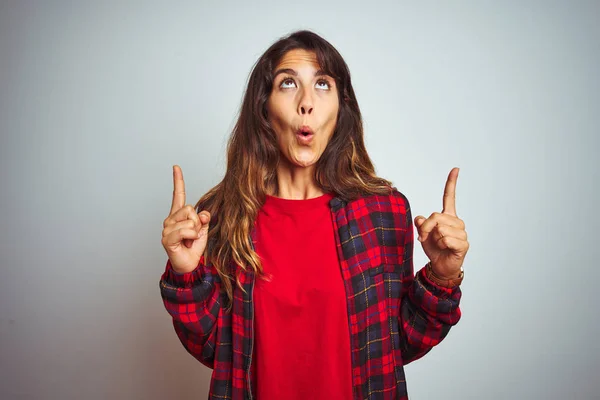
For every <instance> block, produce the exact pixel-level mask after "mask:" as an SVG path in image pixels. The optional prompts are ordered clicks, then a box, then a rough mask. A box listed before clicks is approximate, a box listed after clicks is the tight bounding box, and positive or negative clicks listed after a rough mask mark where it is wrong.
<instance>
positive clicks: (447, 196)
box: [442, 168, 459, 216]
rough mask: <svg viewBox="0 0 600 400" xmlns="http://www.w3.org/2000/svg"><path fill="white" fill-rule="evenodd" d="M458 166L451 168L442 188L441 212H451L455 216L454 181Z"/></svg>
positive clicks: (456, 177)
mask: <svg viewBox="0 0 600 400" xmlns="http://www.w3.org/2000/svg"><path fill="white" fill-rule="evenodd" d="M458 171H459V168H452V170H451V171H450V173H449V174H448V180H447V181H446V187H445V188H444V198H443V200H442V203H443V207H444V208H443V209H442V213H443V214H451V215H454V216H456V181H457V179H458Z"/></svg>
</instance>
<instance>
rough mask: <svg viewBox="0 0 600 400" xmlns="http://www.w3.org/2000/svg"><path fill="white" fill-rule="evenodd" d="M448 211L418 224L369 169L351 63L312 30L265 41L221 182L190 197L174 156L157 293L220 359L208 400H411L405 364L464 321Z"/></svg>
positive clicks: (189, 336)
mask: <svg viewBox="0 0 600 400" xmlns="http://www.w3.org/2000/svg"><path fill="white" fill-rule="evenodd" d="M457 177H458V169H457V168H454V169H452V171H451V172H450V174H449V176H448V180H447V182H446V188H445V193H444V198H443V210H442V212H441V213H438V212H434V213H433V214H431V216H430V217H429V218H427V219H426V218H425V217H423V216H418V217H417V218H415V221H414V222H415V225H416V227H417V229H418V233H419V240H420V241H421V244H422V246H423V250H424V251H425V254H426V255H427V256H428V258H429V259H430V262H428V263H427V264H426V265H425V266H424V267H423V268H422V269H420V270H419V271H418V272H417V274H416V275H415V274H414V272H413V264H412V255H413V225H412V223H413V220H412V216H411V211H410V205H409V202H408V200H407V198H406V197H405V196H404V195H403V194H402V193H400V192H399V191H398V190H397V189H396V188H394V187H393V186H392V184H391V183H390V182H389V181H387V180H385V179H382V178H380V177H378V176H376V175H375V171H374V168H373V164H372V163H371V160H370V158H369V155H368V154H367V151H366V149H365V146H364V142H363V127H362V119H361V114H360V110H359V107H358V103H357V100H356V97H355V95H354V90H353V88H352V84H351V81H350V73H349V70H348V67H347V65H346V63H345V62H344V60H343V59H342V57H341V55H340V54H339V53H338V52H337V50H336V49H335V48H334V47H333V46H332V45H331V44H330V43H329V42H327V41H326V40H324V39H323V38H321V37H320V36H318V35H316V34H315V33H312V32H309V31H298V32H295V33H293V34H291V35H289V36H287V37H285V38H282V39H281V40H279V41H277V42H276V43H274V44H273V45H272V46H271V47H270V48H269V49H267V51H266V52H265V53H264V54H263V55H262V56H261V57H260V59H259V60H258V62H257V63H256V65H255V66H254V69H253V71H252V74H251V76H250V79H249V82H248V87H247V90H246V93H245V96H244V101H243V105H242V108H241V113H240V116H239V119H238V121H237V124H236V125H235V128H234V129H233V132H232V135H231V138H230V140H229V143H228V158H227V170H226V173H225V177H224V178H223V180H222V181H221V182H220V183H219V184H218V185H217V186H215V187H214V188H212V189H211V190H210V191H209V192H208V193H207V194H205V195H204V196H203V197H202V198H201V199H200V200H199V201H198V202H197V203H196V205H195V206H193V207H192V206H191V205H189V204H187V205H186V199H185V185H184V180H183V174H182V171H181V169H180V168H179V167H178V166H174V167H173V182H174V191H173V202H172V207H171V211H170V214H169V216H168V217H167V218H166V219H165V220H164V224H163V226H164V229H163V232H162V244H163V246H164V248H165V250H166V252H167V255H168V261H167V265H166V270H165V272H164V274H163V275H162V277H161V280H160V289H161V295H162V298H163V301H164V305H165V307H166V309H167V311H168V312H169V314H170V315H171V316H172V317H173V325H174V327H175V331H176V333H177V335H178V337H179V339H180V340H181V342H182V344H183V346H185V348H186V349H187V351H189V353H191V354H192V355H193V356H194V357H195V358H196V359H198V361H200V362H201V363H203V364H204V365H206V366H208V367H210V368H212V369H213V373H212V379H211V384H210V393H209V398H210V399H213V398H214V399H240V400H241V399H258V400H269V399H287V400H290V399H328V400H331V399H407V398H408V397H407V390H406V384H405V379H404V370H403V365H405V364H407V363H409V362H411V361H413V360H416V359H418V358H420V357H422V356H423V355H425V354H426V353H427V352H428V351H429V350H431V348H432V347H433V346H435V345H437V344H438V343H439V342H440V341H441V340H442V339H443V338H444V337H445V336H446V335H447V334H448V331H449V329H450V327H451V326H453V325H454V324H456V323H457V322H458V320H459V319H460V315H461V314H460V309H459V301H460V297H461V291H460V289H459V286H458V285H459V284H460V282H461V280H462V264H463V260H464V257H465V255H466V253H467V251H468V248H469V244H468V241H467V234H466V232H465V225H464V223H463V221H462V220H460V219H459V218H458V217H457V216H456V211H455V202H454V191H455V187H456V180H457Z"/></svg>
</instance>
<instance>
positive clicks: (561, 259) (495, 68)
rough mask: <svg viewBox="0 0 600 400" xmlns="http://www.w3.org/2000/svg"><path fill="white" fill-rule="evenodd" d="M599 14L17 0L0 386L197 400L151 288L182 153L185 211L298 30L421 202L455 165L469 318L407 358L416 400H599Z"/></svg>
mask: <svg viewBox="0 0 600 400" xmlns="http://www.w3.org/2000/svg"><path fill="white" fill-rule="evenodd" d="M225 3H227V4H225ZM599 17H600V6H599V2H597V1H596V2H585V1H572V2H568V1H563V2H556V1H535V2H534V1H526V2H517V1H513V2H492V1H455V2H420V3H419V4H418V5H416V4H413V2H392V1H389V2H382V3H377V2H374V3H370V4H368V5H367V4H366V3H365V2H364V1H363V2H354V3H350V2H347V1H345V2H339V3H334V2H322V1H303V2H293V3H292V2H276V1H273V2H261V3H260V4H258V3H257V2H243V1H238V2H235V3H233V2H222V3H221V2H216V1H213V2H154V3H149V2H144V3H142V2H140V3H128V4H127V5H124V4H120V3H117V2H114V3H109V2H97V3H96V4H92V3H86V4H82V3H81V2H69V1H61V2H59V1H53V2H50V1H45V2H42V1H38V2H32V1H16V0H15V1H3V2H2V3H1V5H0V96H1V97H0V101H1V103H0V129H1V134H2V136H1V137H2V142H1V146H0V163H1V164H0V173H1V179H2V181H1V188H2V189H1V191H0V199H1V207H0V220H1V224H2V225H1V227H2V228H1V229H0V235H1V242H0V246H1V247H0V251H1V254H0V256H1V259H0V261H1V267H2V270H1V276H0V285H1V286H0V340H1V342H0V368H1V371H0V398H2V399H109V398H110V399H167V398H168V399H176V398H177V399H202V398H206V394H207V391H208V384H209V379H210V370H209V369H207V368H206V367H204V366H202V365H201V364H200V363H198V362H197V361H195V360H194V359H193V358H192V357H191V356H189V355H188V354H187V353H186V351H185V350H184V348H183V347H182V346H181V344H180V343H179V341H178V339H177V337H176V335H175V333H174V331H173V328H172V326H171V322H170V318H169V315H168V314H167V312H166V311H165V310H164V307H163V304H162V301H161V298H160V293H159V288H158V280H159V278H160V275H161V273H162V272H163V270H164V266H165V262H166V254H165V252H164V250H163V248H162V246H161V244H160V238H161V231H162V221H163V219H164V218H165V217H166V216H167V213H168V211H169V207H170V202H171V196H172V190H173V187H172V175H171V171H172V169H171V168H172V165H173V164H179V165H181V166H182V168H183V172H184V175H185V179H186V183H187V192H188V196H189V197H188V203H192V204H194V203H195V202H196V200H198V198H199V197H200V196H201V195H202V194H203V193H205V192H206V191H207V190H208V189H209V188H211V187H212V186H213V185H214V184H216V183H217V182H218V181H219V180H220V179H221V178H222V175H223V171H224V162H225V156H224V151H225V142H226V139H227V137H228V135H229V133H230V130H231V128H232V127H233V124H234V122H235V119H236V115H237V111H238V108H239V105H240V101H241V98H242V93H243V91H244V88H245V84H246V81H247V78H248V74H249V72H250V70H251V67H252V65H253V63H254V62H255V61H256V59H257V58H258V56H259V55H260V54H261V53H262V52H263V51H264V50H265V49H266V48H267V47H268V46H269V45H270V44H271V43H272V42H273V41H274V40H276V39H277V38H278V37H280V36H283V35H285V34H287V33H289V32H291V31H293V30H296V29H300V28H308V29H312V30H314V31H315V32H317V33H319V34H321V35H323V36H324V37H325V38H326V39H328V40H329V41H331V42H332V43H333V44H334V46H336V47H337V48H338V50H339V51H340V52H341V54H342V55H343V56H344V57H345V59H346V61H347V63H348V65H349V66H350V70H351V72H352V77H353V83H354V88H355V90H356V93H357V96H358V99H359V103H360V106H361V110H362V111H363V115H364V121H365V129H366V142H367V148H368V151H369V153H370V155H371V157H372V159H373V161H374V163H375V165H376V167H377V172H378V173H379V174H380V175H381V176H384V177H386V178H388V179H390V180H392V181H393V182H394V184H395V185H396V186H397V187H398V189H399V190H400V191H402V192H403V193H404V194H405V195H406V196H408V198H409V200H410V202H411V204H412V209H413V213H414V216H416V215H418V214H422V215H425V216H429V214H431V213H432V212H434V211H441V207H442V192H443V188H444V183H445V180H446V177H447V174H448V172H449V171H450V169H451V168H452V167H454V166H458V167H460V168H461V169H460V176H459V179H458V186H457V211H458V215H459V217H460V218H462V219H463V220H464V221H465V222H466V229H467V232H468V234H469V239H470V243H471V250H470V252H469V254H468V255H467V258H466V260H465V265H464V266H465V270H466V278H465V281H464V283H463V292H464V297H463V301H462V304H461V308H462V311H463V318H462V320H461V322H460V323H459V324H458V325H457V326H456V327H455V328H454V329H452V331H451V333H450V334H449V336H448V337H447V338H446V340H445V341H444V342H443V343H442V344H441V345H440V346H439V347H437V348H435V349H434V350H433V351H432V352H431V353H430V354H428V355H427V356H426V357H424V358H423V359H421V360H419V361H417V362H415V363H413V364H411V365H409V366H407V368H406V372H407V381H408V389H409V394H410V395H411V399H417V400H419V399H438V398H439V399H441V398H445V399H546V398H551V399H566V398H569V399H590V398H599V396H600V395H599V394H598V392H599V391H600V383H599V377H600V361H599V360H600V346H599V344H598V336H599V335H600V324H599V321H598V317H599V315H600V313H599V312H598V309H597V308H598V294H597V288H598V285H599V282H600V274H599V272H598V271H599V268H598V259H599V258H600V257H599V256H600V253H599V250H598V249H599V247H600V246H599V245H598V243H597V241H598V229H599V227H600V221H599V218H598V211H597V204H598V200H599V196H598V188H597V185H598V182H599V176H598V169H599V168H598V161H597V153H598V145H599V144H600V143H599V142H600V141H599V139H598V133H599V132H598V125H599V123H600V117H599V113H600V101H599V100H600V96H599V92H600V79H599V72H598V71H600V66H599V65H598V64H599V60H600V56H599V54H600V44H599V43H600V39H599V38H600V28H599V19H600V18H599ZM424 263H425V256H424V253H423V250H422V248H421V246H420V245H419V244H418V242H417V243H416V247H415V268H419V267H420V266H421V265H423V264H424Z"/></svg>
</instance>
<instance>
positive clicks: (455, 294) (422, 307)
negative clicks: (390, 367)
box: [398, 195, 461, 365]
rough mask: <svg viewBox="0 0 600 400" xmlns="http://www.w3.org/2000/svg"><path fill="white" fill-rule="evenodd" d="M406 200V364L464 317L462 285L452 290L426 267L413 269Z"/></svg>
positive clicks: (411, 231) (402, 326)
mask: <svg viewBox="0 0 600 400" xmlns="http://www.w3.org/2000/svg"><path fill="white" fill-rule="evenodd" d="M401 196H402V198H403V200H404V206H405V207H404V209H405V213H406V215H405V219H404V221H405V223H406V225H405V226H403V227H401V229H400V230H398V235H403V236H404V240H400V238H399V240H400V241H399V243H404V245H403V260H402V269H401V270H402V287H403V290H402V298H401V306H400V315H399V321H400V324H399V328H400V349H401V351H402V361H403V364H405V365H406V364H408V363H410V362H411V361H414V360H417V359H419V358H421V357H423V356H424V355H425V354H427V353H428V352H429V351H430V350H431V349H432V348H433V347H434V346H436V345H437V344H438V343H440V342H441V341H442V340H443V339H444V337H446V335H447V334H448V332H449V331H450V328H451V327H452V326H453V325H455V324H456V323H457V322H458V321H459V319H460V317H461V313H460V308H459V302H460V298H461V291H460V287H458V286H456V287H454V288H452V289H449V288H444V287H441V286H437V285H435V284H434V283H433V282H431V281H430V280H429V279H427V277H426V274H425V268H422V269H421V270H420V271H419V272H417V275H416V276H414V272H413V247H414V246H413V243H414V229H413V223H412V214H411V210H410V204H409V202H408V199H407V198H406V197H405V196H404V195H401Z"/></svg>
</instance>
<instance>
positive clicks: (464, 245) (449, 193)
mask: <svg viewBox="0 0 600 400" xmlns="http://www.w3.org/2000/svg"><path fill="white" fill-rule="evenodd" d="M458 170H459V169H458V168H452V170H451V171H450V174H449V175H448V180H447V181H446V188H445V189H444V198H443V209H442V212H441V213H438V212H434V213H433V214H431V215H430V216H429V218H427V219H425V217H423V216H422V215H419V216H418V217H416V218H415V226H416V227H417V231H418V232H419V241H420V242H421V245H422V246H423V251H424V252H425V254H426V255H427V257H429V260H431V268H432V269H433V272H434V273H435V275H437V276H438V277H440V278H445V279H452V278H456V277H458V276H459V274H460V267H461V266H462V264H463V261H464V259H465V256H466V255H467V251H468V250H469V242H468V241H467V232H466V231H465V223H464V222H463V221H462V220H461V219H460V218H458V217H457V216H456V204H455V200H456V197H455V193H456V180H457V179H458Z"/></svg>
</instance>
